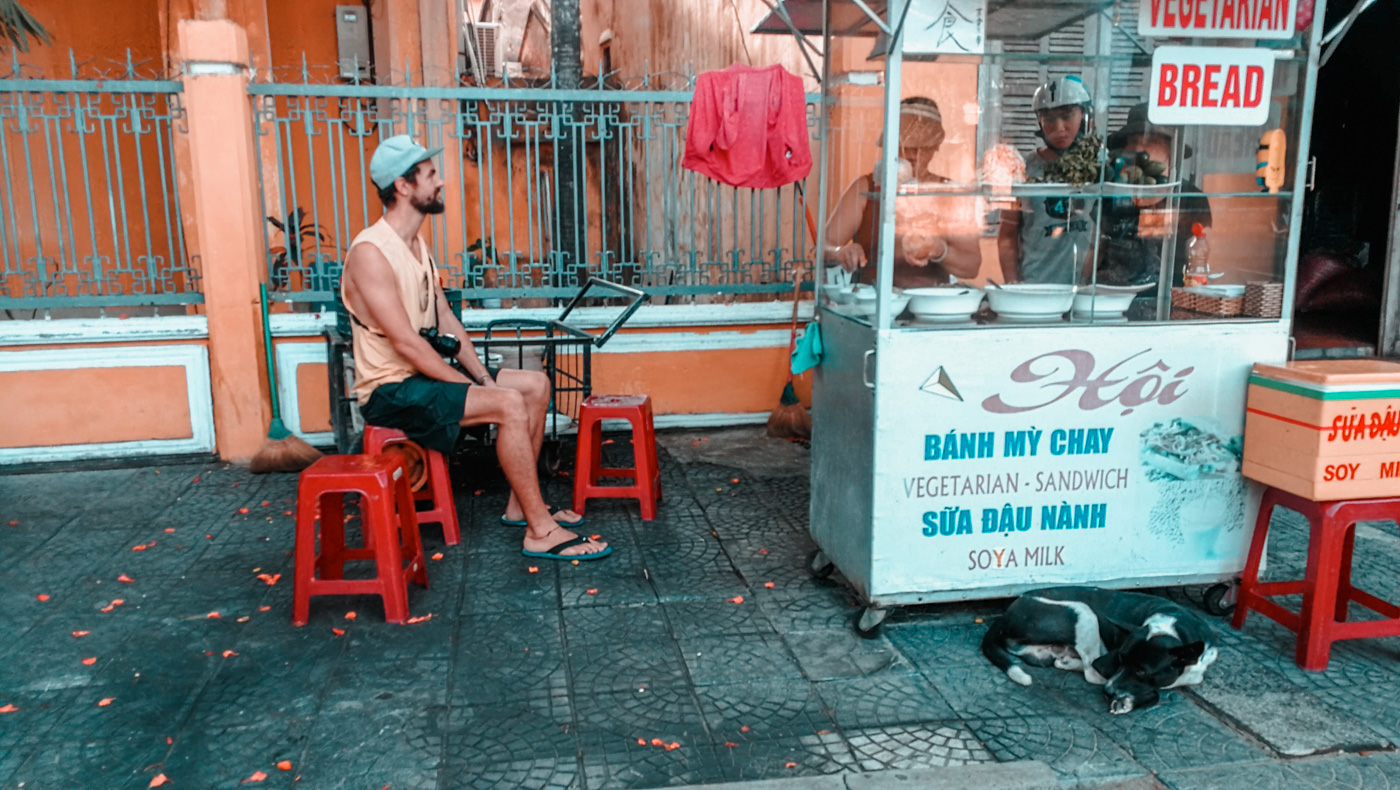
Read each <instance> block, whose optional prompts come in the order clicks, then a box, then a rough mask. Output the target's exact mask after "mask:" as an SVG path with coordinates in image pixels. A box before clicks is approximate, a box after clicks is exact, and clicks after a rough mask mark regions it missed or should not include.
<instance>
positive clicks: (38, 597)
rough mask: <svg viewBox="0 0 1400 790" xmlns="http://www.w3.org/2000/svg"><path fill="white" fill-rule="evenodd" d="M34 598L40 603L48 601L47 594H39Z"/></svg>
mask: <svg viewBox="0 0 1400 790" xmlns="http://www.w3.org/2000/svg"><path fill="white" fill-rule="evenodd" d="M34 597H35V598H37V599H38V600H40V601H47V600H48V599H49V594H48V593H39V594H38V595H36V596H34Z"/></svg>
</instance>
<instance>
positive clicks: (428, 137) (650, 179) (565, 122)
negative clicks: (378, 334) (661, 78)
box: [250, 70, 817, 305]
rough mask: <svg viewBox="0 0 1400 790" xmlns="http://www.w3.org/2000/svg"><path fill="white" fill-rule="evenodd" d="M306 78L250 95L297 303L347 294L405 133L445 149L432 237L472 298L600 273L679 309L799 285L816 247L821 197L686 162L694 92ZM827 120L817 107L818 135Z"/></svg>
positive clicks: (438, 254)
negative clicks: (345, 267)
mask: <svg viewBox="0 0 1400 790" xmlns="http://www.w3.org/2000/svg"><path fill="white" fill-rule="evenodd" d="M300 76H301V77H302V79H301V80H299V81H296V82H258V83H254V84H253V85H252V86H251V87H250V93H252V95H253V101H254V108H255V113H254V115H255V125H256V127H257V135H258V139H259V141H260V142H259V150H260V154H261V156H262V157H263V158H262V162H261V168H260V169H261V172H262V174H263V179H264V183H263V196H264V206H265V209H266V210H265V212H264V213H265V214H266V215H267V216H268V219H269V221H268V224H267V244H268V274H269V280H270V282H272V283H273V285H274V288H276V289H277V290H279V291H281V292H282V294H283V298H286V299H291V300H294V301H312V302H318V301H325V300H329V299H330V298H331V295H330V289H331V288H332V287H333V285H334V283H335V282H336V280H337V278H338V275H339V270H340V266H341V263H342V261H343V260H344V255H345V252H346V250H347V248H348V247H349V245H350V242H351V240H352V239H353V238H354V236H355V234H356V233H358V232H359V231H360V230H361V229H362V228H364V227H366V226H367V225H369V224H371V223H372V222H374V221H375V220H376V219H377V218H378V216H379V213H380V210H381V209H380V205H379V200H378V197H377V195H376V194H375V190H374V187H373V185H372V184H371V182H370V181H369V178H368V168H369V160H370V156H371V155H372V153H373V151H374V148H375V146H376V145H377V144H378V142H379V140H381V139H384V138H386V137H389V136H391V135H394V134H404V133H406V134H411V135H413V136H415V137H416V138H418V139H419V140H420V141H421V142H423V143H424V144H425V145H428V146H430V147H435V146H441V147H442V148H443V154H442V155H441V157H440V158H439V160H438V162H439V169H440V171H441V172H443V174H444V176H445V178H446V180H447V185H446V187H445V188H444V193H445V199H446V203H447V211H446V212H445V213H444V214H442V215H440V216H435V217H432V218H431V220H430V226H429V227H430V231H429V233H430V241H431V245H432V248H433V250H434V253H435V258H436V260H437V262H438V265H439V267H440V269H441V272H442V275H443V278H444V281H445V282H446V284H447V285H448V286H449V287H456V288H460V289H461V290H462V293H463V296H464V297H465V298H467V299H473V300H485V303H486V304H488V305H490V304H492V303H493V301H492V300H495V299H500V298H507V299H520V298H546V299H548V298H560V297H564V296H569V295H572V294H573V293H575V292H576V291H577V290H578V288H579V287H580V286H581V285H582V284H583V283H584V282H585V281H586V280H587V278H588V276H590V275H593V276H599V277H603V278H606V279H609V280H613V281H617V282H623V283H628V284H633V285H638V286H640V287H644V288H646V290H647V291H649V292H650V293H651V294H653V297H654V298H657V297H661V298H665V299H667V300H668V301H672V302H676V301H696V300H699V301H716V300H728V299H749V300H766V299H773V298H776V294H778V293H782V292H786V291H790V290H791V289H792V277H793V268H794V265H795V264H800V263H801V262H803V261H805V260H806V259H807V258H808V257H809V255H810V252H811V244H812V241H811V237H810V234H809V231H808V222H807V220H806V217H807V215H808V198H809V197H810V199H811V202H812V203H815V198H816V195H815V190H812V191H810V192H808V193H804V191H803V189H802V187H801V185H793V186H788V187H784V188H782V189H770V190H751V189H736V188H733V187H728V186H724V185H720V184H717V183H715V182H713V181H711V180H709V179H707V178H705V177H703V176H698V175H696V174H695V173H693V172H691V171H689V170H685V169H682V168H681V167H680V160H681V155H682V153H683V145H684V132H685V127H686V123H687V113H688V110H689V107H690V101H691V96H692V94H691V91H690V90H655V89H652V88H651V87H650V86H649V85H647V84H646V82H645V81H643V83H642V85H641V87H640V88H636V89H612V88H609V87H608V86H606V85H604V84H602V82H601V81H599V82H597V83H595V84H593V85H592V86H590V87H587V88H584V89H576V90H566V89H557V88H552V87H509V86H506V87H489V88H482V87H460V88H458V87H445V88H443V87H421V86H414V87H401V86H393V87H389V86H374V85H353V84H351V85H345V84H341V85H322V84H311V80H310V79H309V78H308V76H309V74H308V72H307V71H306V70H303V72H302V74H301V75H300ZM815 111H816V104H815V99H812V98H811V97H809V104H808V113H809V126H810V128H812V129H813V132H814V134H815V129H816V128H817V124H816V118H815V115H814V113H815ZM810 180H811V181H812V183H813V184H815V179H814V178H812V179H810ZM569 185H573V187H572V188H569ZM813 210H815V206H813Z"/></svg>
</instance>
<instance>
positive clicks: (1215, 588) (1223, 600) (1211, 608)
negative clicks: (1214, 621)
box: [1201, 582, 1236, 617]
mask: <svg viewBox="0 0 1400 790" xmlns="http://www.w3.org/2000/svg"><path fill="white" fill-rule="evenodd" d="M1235 592H1236V587H1235V585H1233V584H1226V583H1223V582H1222V583H1220V584H1213V585H1211V586H1210V587H1207V588H1206V592H1205V595H1204V596H1202V598H1201V608H1203V609H1205V610H1206V614H1213V615H1215V616H1216V617H1229V616H1230V615H1232V614H1234V612H1235Z"/></svg>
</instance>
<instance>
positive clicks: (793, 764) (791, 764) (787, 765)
mask: <svg viewBox="0 0 1400 790" xmlns="http://www.w3.org/2000/svg"><path fill="white" fill-rule="evenodd" d="M783 767H784V768H796V767H797V763H787V764H785V765H784V766H783Z"/></svg>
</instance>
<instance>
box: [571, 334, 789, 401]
mask: <svg viewBox="0 0 1400 790" xmlns="http://www.w3.org/2000/svg"><path fill="white" fill-rule="evenodd" d="M786 360H787V348H786V347H784V348H754V349H725V350H717V351H687V352H673V351H664V352H657V353H635V354H596V355H594V357H593V391H594V392H598V393H609V394H643V393H644V394H647V395H650V396H651V400H652V408H653V409H654V410H655V411H656V413H657V414H704V413H708V412H739V413H742V412H762V411H768V410H770V409H772V408H773V407H775V406H777V405H778V396H779V395H781V394H782V390H783V383H784V382H785V381H786V376H787V372H786V369H785V367H784V363H785V362H786ZM793 389H794V390H796V391H797V393H798V397H800V398H801V399H802V400H803V402H804V403H808V404H810V402H811V378H810V374H803V375H802V376H799V377H797V379H796V380H795V381H794V382H793Z"/></svg>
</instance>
